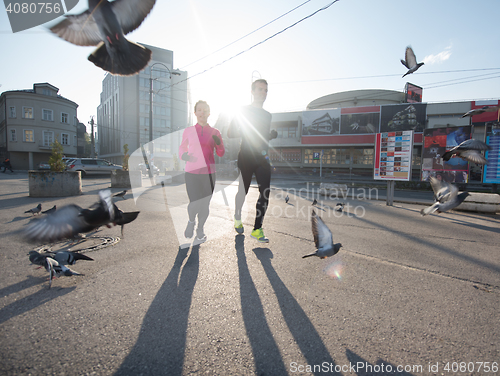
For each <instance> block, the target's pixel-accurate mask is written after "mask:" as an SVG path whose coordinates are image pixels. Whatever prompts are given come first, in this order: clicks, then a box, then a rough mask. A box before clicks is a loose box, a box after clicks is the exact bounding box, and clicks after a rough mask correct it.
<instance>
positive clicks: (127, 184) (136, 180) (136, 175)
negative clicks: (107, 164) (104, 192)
mask: <svg viewBox="0 0 500 376" xmlns="http://www.w3.org/2000/svg"><path fill="white" fill-rule="evenodd" d="M136 187H142V176H141V172H140V171H123V170H114V171H113V172H111V188H136Z"/></svg>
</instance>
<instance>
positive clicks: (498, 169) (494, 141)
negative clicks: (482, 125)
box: [483, 129, 500, 184]
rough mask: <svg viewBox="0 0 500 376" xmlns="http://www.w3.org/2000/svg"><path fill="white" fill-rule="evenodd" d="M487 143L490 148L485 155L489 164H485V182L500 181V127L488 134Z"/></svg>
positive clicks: (496, 182)
mask: <svg viewBox="0 0 500 376" xmlns="http://www.w3.org/2000/svg"><path fill="white" fill-rule="evenodd" d="M486 144H487V145H489V146H490V150H487V151H486V154H485V157H486V159H487V160H488V164H486V165H484V173H483V183H490V184H499V183H500V129H497V130H496V131H495V130H494V131H493V132H491V133H490V134H488V136H486Z"/></svg>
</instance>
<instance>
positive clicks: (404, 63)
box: [401, 59, 410, 69]
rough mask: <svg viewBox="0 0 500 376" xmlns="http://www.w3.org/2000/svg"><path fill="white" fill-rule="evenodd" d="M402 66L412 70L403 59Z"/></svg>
mask: <svg viewBox="0 0 500 376" xmlns="http://www.w3.org/2000/svg"><path fill="white" fill-rule="evenodd" d="M401 64H403V65H404V66H405V67H406V68H408V69H410V67H409V66H408V65H407V64H406V61H404V60H403V59H401Z"/></svg>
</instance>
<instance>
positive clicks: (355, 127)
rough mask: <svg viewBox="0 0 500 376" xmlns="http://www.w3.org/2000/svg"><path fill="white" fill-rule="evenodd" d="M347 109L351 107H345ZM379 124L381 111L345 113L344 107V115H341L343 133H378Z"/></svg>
mask: <svg viewBox="0 0 500 376" xmlns="http://www.w3.org/2000/svg"><path fill="white" fill-rule="evenodd" d="M377 109H378V107H377ZM345 110H350V109H345ZM379 124H380V111H377V112H371V113H346V114H344V109H342V115H341V117H340V133H341V134H367V133H378V132H379Z"/></svg>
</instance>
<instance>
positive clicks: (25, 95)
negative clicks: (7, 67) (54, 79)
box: [0, 83, 79, 170]
mask: <svg viewBox="0 0 500 376" xmlns="http://www.w3.org/2000/svg"><path fill="white" fill-rule="evenodd" d="M58 92H59V89H58V88H57V87H55V86H53V85H51V84H49V83H37V84H34V85H33V89H28V90H13V91H5V92H3V93H2V94H1V96H0V158H1V159H2V160H3V158H6V157H8V158H10V160H11V164H12V167H13V168H14V170H33V169H36V167H37V165H38V164H39V163H40V162H48V160H49V157H50V154H51V153H52V143H53V142H54V141H55V140H57V141H59V143H60V144H61V145H62V147H63V153H64V154H65V155H66V156H76V155H77V144H78V140H77V126H78V124H79V123H78V118H77V108H78V105H77V104H76V103H75V102H73V101H71V100H69V99H67V98H64V97H63V96H61V95H59V94H58Z"/></svg>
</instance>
